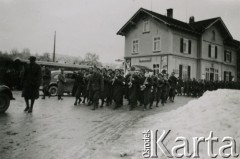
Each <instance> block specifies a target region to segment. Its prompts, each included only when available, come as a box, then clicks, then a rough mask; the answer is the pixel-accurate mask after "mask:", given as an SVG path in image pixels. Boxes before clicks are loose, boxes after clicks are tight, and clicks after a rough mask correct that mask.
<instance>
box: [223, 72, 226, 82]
mask: <svg viewBox="0 0 240 159" xmlns="http://www.w3.org/2000/svg"><path fill="white" fill-rule="evenodd" d="M226 73H227V72H226V71H224V78H223V79H224V81H226Z"/></svg>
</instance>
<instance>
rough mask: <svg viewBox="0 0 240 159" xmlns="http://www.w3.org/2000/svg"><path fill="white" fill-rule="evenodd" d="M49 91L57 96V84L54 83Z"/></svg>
mask: <svg viewBox="0 0 240 159" xmlns="http://www.w3.org/2000/svg"><path fill="white" fill-rule="evenodd" d="M48 91H49V93H50V94H51V96H56V95H57V86H54V85H52V86H50V87H49V90H48Z"/></svg>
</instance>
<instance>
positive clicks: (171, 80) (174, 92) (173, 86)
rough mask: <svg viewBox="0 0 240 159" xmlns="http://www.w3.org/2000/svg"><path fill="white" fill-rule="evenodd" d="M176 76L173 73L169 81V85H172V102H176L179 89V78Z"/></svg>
mask: <svg viewBox="0 0 240 159" xmlns="http://www.w3.org/2000/svg"><path fill="white" fill-rule="evenodd" d="M174 75H175V73H174V72H172V74H171V76H170V77H169V79H168V81H169V84H170V90H169V99H170V101H171V102H174V98H175V94H176V88H177V78H176V77H175V76H174Z"/></svg>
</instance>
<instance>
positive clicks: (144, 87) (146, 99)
mask: <svg viewBox="0 0 240 159" xmlns="http://www.w3.org/2000/svg"><path fill="white" fill-rule="evenodd" d="M151 87H152V79H151V77H150V75H149V72H148V71H146V72H145V78H144V81H143V83H141V84H140V89H141V91H142V92H143V104H144V108H143V110H146V109H147V105H148V104H149V103H150V93H151ZM150 109H151V107H150Z"/></svg>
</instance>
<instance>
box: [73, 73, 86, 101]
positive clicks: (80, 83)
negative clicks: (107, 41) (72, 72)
mask: <svg viewBox="0 0 240 159" xmlns="http://www.w3.org/2000/svg"><path fill="white" fill-rule="evenodd" d="M75 82H76V87H77V89H76V92H75V102H74V105H77V104H80V102H81V101H82V100H81V96H82V94H83V89H84V86H85V83H84V80H83V74H82V72H81V71H78V73H77V74H76V77H75Z"/></svg>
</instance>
